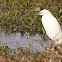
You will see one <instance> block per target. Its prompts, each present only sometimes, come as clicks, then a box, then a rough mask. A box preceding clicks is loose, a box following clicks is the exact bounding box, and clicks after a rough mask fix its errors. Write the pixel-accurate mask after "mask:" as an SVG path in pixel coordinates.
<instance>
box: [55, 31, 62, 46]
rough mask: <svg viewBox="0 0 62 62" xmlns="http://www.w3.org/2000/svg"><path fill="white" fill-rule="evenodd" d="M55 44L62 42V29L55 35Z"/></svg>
mask: <svg viewBox="0 0 62 62" xmlns="http://www.w3.org/2000/svg"><path fill="white" fill-rule="evenodd" d="M54 41H55V44H56V45H57V44H61V43H62V31H60V32H59V33H58V34H57V35H56V36H55V37H54Z"/></svg>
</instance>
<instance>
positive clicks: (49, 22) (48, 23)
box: [39, 10, 62, 44]
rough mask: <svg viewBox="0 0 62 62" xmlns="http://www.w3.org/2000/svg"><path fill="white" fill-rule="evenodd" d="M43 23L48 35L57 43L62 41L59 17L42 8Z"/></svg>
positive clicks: (40, 13)
mask: <svg viewBox="0 0 62 62" xmlns="http://www.w3.org/2000/svg"><path fill="white" fill-rule="evenodd" d="M39 15H42V24H43V26H44V29H45V31H46V34H47V35H48V37H49V38H50V39H51V40H53V41H55V44H61V43H62V31H61V27H60V25H59V23H58V21H57V19H56V18H55V17H54V16H53V15H52V14H51V12H49V11H48V10H41V11H40V12H39Z"/></svg>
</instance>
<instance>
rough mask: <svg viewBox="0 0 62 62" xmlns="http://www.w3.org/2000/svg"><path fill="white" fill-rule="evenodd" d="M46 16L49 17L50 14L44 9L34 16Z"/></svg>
mask: <svg viewBox="0 0 62 62" xmlns="http://www.w3.org/2000/svg"><path fill="white" fill-rule="evenodd" d="M48 14H49V15H51V13H50V12H49V11H48V10H46V9H44V10H41V11H40V12H39V13H37V14H36V15H42V16H44V15H48Z"/></svg>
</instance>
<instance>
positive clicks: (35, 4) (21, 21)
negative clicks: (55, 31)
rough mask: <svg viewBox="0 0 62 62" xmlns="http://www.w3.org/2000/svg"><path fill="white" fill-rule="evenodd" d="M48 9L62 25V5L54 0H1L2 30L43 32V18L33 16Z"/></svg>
mask: <svg viewBox="0 0 62 62" xmlns="http://www.w3.org/2000/svg"><path fill="white" fill-rule="evenodd" d="M40 9H48V10H49V11H51V13H52V14H53V15H54V16H55V17H56V18H57V19H58V21H59V23H60V25H61V27H62V6H61V5H59V4H58V1H57V0H55V1H52V0H50V1H49V0H35V1H33V0H0V30H1V29H3V30H6V31H20V30H21V31H24V30H25V31H28V32H33V33H41V34H42V33H43V32H42V30H43V31H44V29H43V28H42V23H41V20H40V19H41V18H40V17H39V16H33V14H36V13H38V12H39V11H40Z"/></svg>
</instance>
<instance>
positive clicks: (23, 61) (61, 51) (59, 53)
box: [0, 44, 62, 62]
mask: <svg viewBox="0 0 62 62" xmlns="http://www.w3.org/2000/svg"><path fill="white" fill-rule="evenodd" d="M15 51H16V52H15ZM15 51H14V52H15V53H16V54H15V55H14V53H13V54H12V55H10V53H9V54H7V53H8V52H7V51H6V50H5V48H4V49H3V52H2V53H3V54H2V56H0V62H62V44H61V45H57V46H54V47H52V48H50V49H49V50H47V51H46V52H44V53H42V54H41V53H38V52H37V53H34V52H31V53H30V51H28V50H24V49H21V48H19V47H17V50H15Z"/></svg>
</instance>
